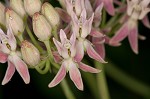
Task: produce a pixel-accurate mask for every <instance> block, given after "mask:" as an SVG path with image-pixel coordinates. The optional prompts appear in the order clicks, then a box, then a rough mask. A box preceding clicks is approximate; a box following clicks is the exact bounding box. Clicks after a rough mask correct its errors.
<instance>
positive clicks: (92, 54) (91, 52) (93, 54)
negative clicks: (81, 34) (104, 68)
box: [84, 41, 107, 63]
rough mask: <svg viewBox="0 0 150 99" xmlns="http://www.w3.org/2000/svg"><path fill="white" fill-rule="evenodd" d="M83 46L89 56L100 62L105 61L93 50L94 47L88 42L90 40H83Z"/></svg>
mask: <svg viewBox="0 0 150 99" xmlns="http://www.w3.org/2000/svg"><path fill="white" fill-rule="evenodd" d="M84 44H85V46H86V50H87V54H88V55H89V57H91V58H93V59H95V60H97V61H99V62H102V63H107V62H105V61H104V60H103V58H102V57H101V56H100V55H99V54H98V53H97V52H96V51H95V50H94V48H93V47H92V45H91V44H90V42H88V41H85V42H84Z"/></svg>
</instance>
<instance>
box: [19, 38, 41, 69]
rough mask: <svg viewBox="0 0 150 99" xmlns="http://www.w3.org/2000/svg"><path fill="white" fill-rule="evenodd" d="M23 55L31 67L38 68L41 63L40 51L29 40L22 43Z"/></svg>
mask: <svg viewBox="0 0 150 99" xmlns="http://www.w3.org/2000/svg"><path fill="white" fill-rule="evenodd" d="M21 54H22V58H23V60H24V61H25V62H26V63H27V64H28V65H30V66H36V65H37V64H38V63H39V62H40V52H39V50H38V49H37V48H36V47H35V46H34V45H33V44H32V43H30V42H28V41H27V40H25V41H23V42H22V43H21Z"/></svg>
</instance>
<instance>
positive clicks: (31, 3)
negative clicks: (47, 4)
mask: <svg viewBox="0 0 150 99" xmlns="http://www.w3.org/2000/svg"><path fill="white" fill-rule="evenodd" d="M41 5H42V3H41V0H24V7H25V10H26V12H27V13H28V14H29V15H30V16H33V14H34V13H36V12H39V11H40V10H41Z"/></svg>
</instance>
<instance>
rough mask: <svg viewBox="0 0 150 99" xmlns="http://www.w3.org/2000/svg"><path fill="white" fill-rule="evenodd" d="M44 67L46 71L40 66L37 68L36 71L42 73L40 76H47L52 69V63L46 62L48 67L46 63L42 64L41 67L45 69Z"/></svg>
mask: <svg viewBox="0 0 150 99" xmlns="http://www.w3.org/2000/svg"><path fill="white" fill-rule="evenodd" d="M43 65H44V66H45V68H44V69H42V68H40V65H38V66H36V67H35V69H36V70H37V71H38V72H39V73H40V74H46V73H47V72H48V71H49V69H50V62H49V60H46V65H45V61H43V62H41V66H42V67H43Z"/></svg>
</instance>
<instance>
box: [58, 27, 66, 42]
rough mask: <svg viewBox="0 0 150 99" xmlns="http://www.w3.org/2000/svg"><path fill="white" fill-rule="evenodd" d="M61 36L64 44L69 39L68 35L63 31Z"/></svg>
mask: <svg viewBox="0 0 150 99" xmlns="http://www.w3.org/2000/svg"><path fill="white" fill-rule="evenodd" d="M59 35H60V40H61V43H62V44H64V43H65V41H66V39H67V36H66V33H65V32H64V31H63V30H62V29H61V30H60V34H59Z"/></svg>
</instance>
